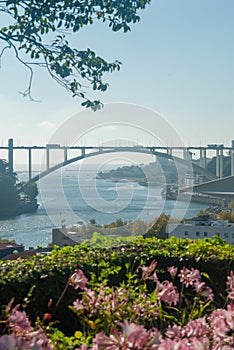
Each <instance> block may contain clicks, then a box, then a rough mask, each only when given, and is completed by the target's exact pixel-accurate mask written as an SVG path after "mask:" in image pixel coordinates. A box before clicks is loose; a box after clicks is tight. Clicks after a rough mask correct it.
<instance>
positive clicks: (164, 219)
mask: <svg viewBox="0 0 234 350" xmlns="http://www.w3.org/2000/svg"><path fill="white" fill-rule="evenodd" d="M169 219H170V215H166V214H164V213H162V214H161V215H160V216H159V218H158V219H157V220H156V221H155V223H154V224H153V225H152V226H151V228H150V229H149V230H148V231H147V232H146V233H145V234H144V235H143V237H144V238H150V237H158V238H162V239H166V238H168V234H167V233H166V227H167V224H168V221H169Z"/></svg>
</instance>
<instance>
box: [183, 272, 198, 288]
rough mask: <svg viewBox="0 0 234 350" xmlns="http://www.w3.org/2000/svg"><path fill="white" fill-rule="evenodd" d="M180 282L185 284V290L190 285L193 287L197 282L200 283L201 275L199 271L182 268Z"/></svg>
mask: <svg viewBox="0 0 234 350" xmlns="http://www.w3.org/2000/svg"><path fill="white" fill-rule="evenodd" d="M179 277H180V282H181V283H183V284H185V286H186V288H187V287H188V286H189V285H191V286H195V284H196V283H197V282H200V280H201V274H200V271H199V270H196V269H194V268H193V267H192V268H191V270H189V269H187V268H186V267H183V269H182V270H180V274H179Z"/></svg>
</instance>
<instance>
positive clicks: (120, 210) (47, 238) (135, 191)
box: [0, 168, 206, 248]
mask: <svg viewBox="0 0 234 350" xmlns="http://www.w3.org/2000/svg"><path fill="white" fill-rule="evenodd" d="M18 175H19V178H20V179H26V176H27V173H26V172H24V171H23V172H19V173H18ZM38 189H39V196H38V202H39V204H40V206H39V208H38V210H37V211H36V212H34V213H28V214H23V215H20V216H17V217H13V218H8V219H4V220H0V238H6V239H9V240H15V241H16V242H17V243H23V244H24V246H25V248H29V247H34V248H36V247H37V246H39V245H43V246H47V245H48V244H49V243H50V242H51V239H52V228H53V227H55V226H60V225H61V222H63V223H64V222H65V224H67V225H68V224H73V223H76V222H77V221H84V222H89V220H90V219H93V218H95V220H96V222H97V223H98V224H101V225H103V224H105V223H111V222H113V221H115V220H116V219H117V218H122V219H123V220H124V221H130V220H136V219H138V218H140V219H143V220H145V221H147V222H150V221H152V220H153V219H154V217H156V216H159V215H160V214H161V213H162V212H164V213H166V214H173V217H175V218H176V217H177V218H178V217H179V218H183V217H186V218H189V217H192V216H194V215H196V214H197V212H198V211H200V210H202V209H204V208H205V207H206V206H205V205H203V204H198V203H190V204H189V205H188V203H186V202H177V204H176V209H175V201H170V200H167V201H164V200H163V199H162V198H161V190H162V188H161V186H155V187H154V188H151V189H149V188H147V187H143V186H140V185H139V184H137V183H128V182H118V183H114V182H111V181H108V180H103V179H96V171H95V170H94V169H91V168H90V169H88V170H87V169H79V177H78V171H77V170H74V169H66V170H63V171H62V172H60V171H58V172H56V173H53V174H51V175H49V176H47V177H46V178H44V179H43V180H41V182H40V183H39V184H38ZM187 206H188V208H187Z"/></svg>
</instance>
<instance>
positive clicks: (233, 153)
mask: <svg viewBox="0 0 234 350" xmlns="http://www.w3.org/2000/svg"><path fill="white" fill-rule="evenodd" d="M230 157H231V175H232V176H233V175H234V150H233V149H232V150H231V151H230Z"/></svg>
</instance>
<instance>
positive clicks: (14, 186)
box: [0, 159, 38, 217]
mask: <svg viewBox="0 0 234 350" xmlns="http://www.w3.org/2000/svg"><path fill="white" fill-rule="evenodd" d="M21 187H23V190H22V191H20V194H19V189H20V188H21ZM37 195H38V189H37V185H36V183H34V182H27V183H24V182H19V181H18V178H17V173H15V172H14V171H13V170H12V169H10V167H9V164H8V163H7V162H6V161H5V160H4V159H0V217H1V216H11V215H16V214H19V213H20V212H21V209H22V208H23V206H24V205H25V203H26V202H27V203H28V202H30V201H31V202H33V201H34V200H35V198H36V196H37Z"/></svg>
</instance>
